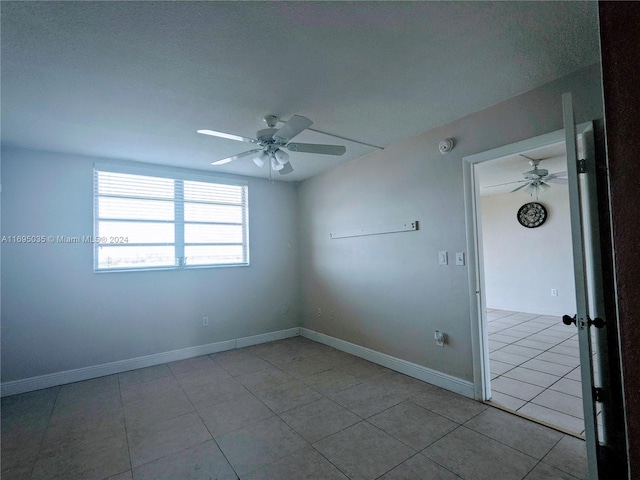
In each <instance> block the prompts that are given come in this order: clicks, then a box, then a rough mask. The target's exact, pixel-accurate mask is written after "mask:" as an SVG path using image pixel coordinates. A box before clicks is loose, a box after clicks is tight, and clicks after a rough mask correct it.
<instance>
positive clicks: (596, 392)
mask: <svg viewBox="0 0 640 480" xmlns="http://www.w3.org/2000/svg"><path fill="white" fill-rule="evenodd" d="M593 399H594V400H595V401H596V402H601V403H602V402H604V389H603V388H600V387H593Z"/></svg>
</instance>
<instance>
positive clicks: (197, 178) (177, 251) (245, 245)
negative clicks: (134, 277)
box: [85, 163, 250, 273]
mask: <svg viewBox="0 0 640 480" xmlns="http://www.w3.org/2000/svg"><path fill="white" fill-rule="evenodd" d="M99 172H105V173H116V174H125V175H138V176H144V177H152V178H158V179H168V180H172V181H173V182H174V188H173V197H172V198H170V199H167V201H171V202H172V205H173V209H174V217H173V220H166V221H165V223H169V224H171V225H172V226H173V242H159V243H139V244H138V243H136V244H133V245H132V244H130V243H110V242H106V243H104V242H103V241H102V239H101V237H100V236H99V232H100V228H99V227H100V222H101V221H112V222H117V221H118V219H109V218H106V217H105V218H100V211H99V199H100V198H101V197H106V196H107V195H100V193H99V190H98V186H99ZM185 182H199V183H210V184H212V185H221V186H225V187H226V186H237V187H241V192H240V196H241V201H240V203H233V205H234V206H239V207H240V208H241V222H240V223H238V222H228V221H227V222H224V221H220V220H219V219H218V220H214V221H194V220H191V221H185V204H191V205H193V204H203V205H218V206H219V205H229V203H228V202H226V203H225V202H224V201H223V200H218V201H215V200H212V201H208V200H207V201H202V200H193V199H191V200H189V199H185V196H184V184H185ZM92 193H93V237H91V239H90V241H91V243H93V271H94V273H110V272H148V271H157V270H191V269H202V268H221V267H246V266H249V265H250V256H249V252H250V248H249V186H248V181H247V180H244V179H238V178H228V177H223V176H220V175H209V174H207V173H205V172H202V173H201V172H195V171H191V170H187V169H177V168H176V169H173V168H160V167H158V168H156V167H153V166H137V165H135V166H133V165H128V164H120V163H94V165H93V192H92ZM132 193H135V192H132ZM135 197H136V196H135V195H131V196H129V197H127V196H126V195H123V196H122V197H119V196H118V195H114V196H113V197H112V198H130V199H135ZM152 200H157V199H152ZM127 221H149V220H145V219H144V218H140V219H135V218H128V219H127ZM150 222H153V223H156V224H158V223H163V222H162V221H161V220H152V221H150ZM197 224H200V225H205V226H220V225H236V226H240V227H241V230H242V242H241V243H238V242H232V243H229V242H186V236H185V225H197ZM103 227H104V224H103ZM107 240H109V239H107ZM85 242H86V240H85ZM208 245H220V246H224V245H239V246H241V247H242V254H241V256H242V259H241V261H240V262H228V263H205V264H189V261H188V258H187V257H185V248H188V247H190V246H208ZM105 246H109V247H116V248H118V247H120V248H126V247H127V246H141V247H144V246H149V247H152V246H170V247H172V248H173V257H174V264H173V265H170V264H166V265H158V266H143V267H134V266H131V265H127V266H124V267H111V268H105V267H104V266H100V264H99V252H100V249H101V248H103V247H105Z"/></svg>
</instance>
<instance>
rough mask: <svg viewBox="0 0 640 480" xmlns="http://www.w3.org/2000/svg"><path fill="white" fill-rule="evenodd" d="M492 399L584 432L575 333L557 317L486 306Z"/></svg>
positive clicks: (578, 433)
mask: <svg viewBox="0 0 640 480" xmlns="http://www.w3.org/2000/svg"><path fill="white" fill-rule="evenodd" d="M487 320H488V331H489V350H490V353H489V358H490V363H491V368H490V371H491V390H492V398H491V401H492V402H493V403H496V404H497V405H501V406H504V407H506V408H509V409H511V410H514V411H517V412H519V413H522V414H524V415H527V416H529V417H532V418H536V419H539V420H542V421H544V422H547V423H550V424H552V425H556V426H558V427H560V428H562V429H565V430H567V431H569V432H573V433H575V434H576V435H584V420H583V418H584V417H583V412H582V391H581V388H582V386H581V382H580V361H579V351H578V337H577V333H576V329H575V327H573V326H571V327H568V326H566V325H564V324H563V323H562V320H561V318H560V317H556V316H550V315H536V314H530V313H522V312H511V311H505V310H496V309H491V310H487Z"/></svg>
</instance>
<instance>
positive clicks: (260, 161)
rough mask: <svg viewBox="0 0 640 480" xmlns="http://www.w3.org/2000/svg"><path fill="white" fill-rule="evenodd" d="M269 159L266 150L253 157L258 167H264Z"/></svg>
mask: <svg viewBox="0 0 640 480" xmlns="http://www.w3.org/2000/svg"><path fill="white" fill-rule="evenodd" d="M267 160H269V155H267V154H266V153H264V152H260V153H259V154H258V155H256V156H255V157H253V163H255V164H256V165H257V166H258V167H262V166H263V165H264V162H266V161H267Z"/></svg>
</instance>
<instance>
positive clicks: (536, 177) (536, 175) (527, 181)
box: [487, 153, 567, 198]
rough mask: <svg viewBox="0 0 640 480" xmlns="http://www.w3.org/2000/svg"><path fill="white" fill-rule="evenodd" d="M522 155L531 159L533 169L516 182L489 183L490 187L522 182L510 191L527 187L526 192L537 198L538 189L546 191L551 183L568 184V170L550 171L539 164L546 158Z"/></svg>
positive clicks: (530, 163)
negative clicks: (539, 166)
mask: <svg viewBox="0 0 640 480" xmlns="http://www.w3.org/2000/svg"><path fill="white" fill-rule="evenodd" d="M519 155H520V156H521V157H524V158H526V159H527V160H529V165H531V166H532V167H533V170H529V171H528V172H524V173H523V174H522V175H523V176H524V180H516V181H514V182H507V183H499V184H497V185H489V186H488V187H487V188H490V187H498V186H501V185H509V184H512V183H522V185H520V186H519V187H516V188H514V189H513V190H511V192H509V193H513V192H517V191H518V190H521V189H523V188H524V189H525V192H527V193H528V194H530V195H531V196H533V194H534V193H535V194H536V198H537V197H538V190H540V192H544V191H546V190H548V189H549V188H550V187H551V185H549V184H550V183H556V184H563V185H567V179H566V178H563V177H565V176H566V175H567V172H557V173H549V170H547V169H546V168H538V165H539V164H540V162H541V161H543V160H546V159H544V158H531V157H527V156H526V155H523V154H521V153H520V154H519Z"/></svg>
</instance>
